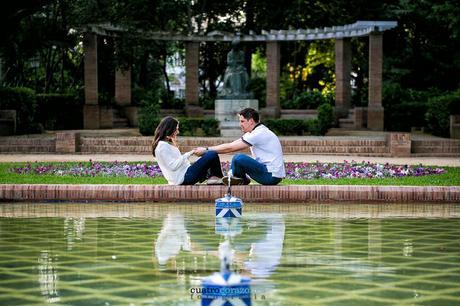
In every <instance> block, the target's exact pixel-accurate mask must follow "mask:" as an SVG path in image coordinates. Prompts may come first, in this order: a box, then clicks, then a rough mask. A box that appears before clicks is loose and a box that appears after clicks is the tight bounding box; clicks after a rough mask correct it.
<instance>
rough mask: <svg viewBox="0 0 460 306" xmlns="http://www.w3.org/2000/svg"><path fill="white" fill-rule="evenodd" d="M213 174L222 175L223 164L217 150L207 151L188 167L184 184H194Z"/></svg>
mask: <svg viewBox="0 0 460 306" xmlns="http://www.w3.org/2000/svg"><path fill="white" fill-rule="evenodd" d="M211 176H217V177H222V176H224V175H223V174H222V166H221V164H220V159H219V155H218V154H217V153H216V151H207V152H206V153H205V154H204V155H203V156H201V157H200V159H198V160H197V161H196V162H194V163H193V165H191V166H190V167H188V169H187V172H185V177H184V181H183V182H182V185H193V184H196V183H198V182H202V181H204V180H206V179H207V178H209V177H211Z"/></svg>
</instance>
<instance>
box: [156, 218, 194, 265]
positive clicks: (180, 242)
mask: <svg viewBox="0 0 460 306" xmlns="http://www.w3.org/2000/svg"><path fill="white" fill-rule="evenodd" d="M190 249H191V242H190V235H189V234H188V232H187V229H186V228H185V220H184V216H183V215H181V214H168V215H167V216H166V218H165V219H164V221H163V227H162V228H161V231H160V233H159V234H158V239H157V241H156V242H155V256H156V258H157V260H158V264H159V266H160V269H161V270H162V269H165V265H166V263H167V262H168V260H169V259H171V258H174V257H176V256H177V255H178V254H179V252H180V251H181V250H183V251H190Z"/></svg>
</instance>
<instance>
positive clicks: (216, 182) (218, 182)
mask: <svg viewBox="0 0 460 306" xmlns="http://www.w3.org/2000/svg"><path fill="white" fill-rule="evenodd" d="M206 184H208V185H223V184H224V183H223V182H222V179H221V178H219V177H217V176H213V177H210V178H208V180H207V182H206Z"/></svg>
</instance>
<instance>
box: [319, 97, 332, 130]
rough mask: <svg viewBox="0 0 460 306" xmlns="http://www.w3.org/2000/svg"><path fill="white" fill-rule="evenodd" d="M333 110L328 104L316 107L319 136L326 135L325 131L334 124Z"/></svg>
mask: <svg viewBox="0 0 460 306" xmlns="http://www.w3.org/2000/svg"><path fill="white" fill-rule="evenodd" d="M334 120H335V117H334V109H333V108H332V105H330V104H329V103H324V104H322V105H320V106H319V107H318V129H319V133H320V134H321V135H324V134H326V132H327V130H328V129H329V128H330V127H331V126H332V125H333V124H334Z"/></svg>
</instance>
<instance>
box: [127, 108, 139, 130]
mask: <svg viewBox="0 0 460 306" xmlns="http://www.w3.org/2000/svg"><path fill="white" fill-rule="evenodd" d="M124 111H125V116H126V119H128V123H129V126H131V127H138V126H139V108H138V107H137V106H126V107H125V108H124Z"/></svg>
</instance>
